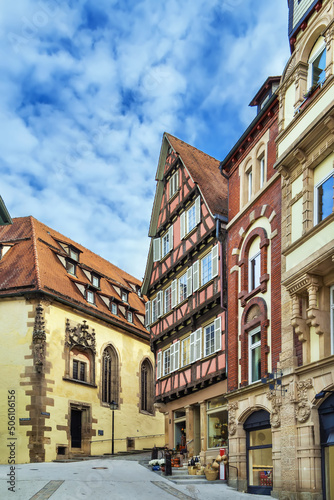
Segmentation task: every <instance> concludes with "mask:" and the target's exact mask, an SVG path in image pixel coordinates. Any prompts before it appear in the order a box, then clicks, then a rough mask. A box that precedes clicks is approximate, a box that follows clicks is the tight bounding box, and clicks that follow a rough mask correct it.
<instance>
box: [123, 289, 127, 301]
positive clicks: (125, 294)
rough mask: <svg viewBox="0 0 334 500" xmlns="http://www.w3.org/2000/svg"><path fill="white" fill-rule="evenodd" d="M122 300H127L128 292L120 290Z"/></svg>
mask: <svg viewBox="0 0 334 500" xmlns="http://www.w3.org/2000/svg"><path fill="white" fill-rule="evenodd" d="M122 300H123V302H128V292H124V291H122Z"/></svg>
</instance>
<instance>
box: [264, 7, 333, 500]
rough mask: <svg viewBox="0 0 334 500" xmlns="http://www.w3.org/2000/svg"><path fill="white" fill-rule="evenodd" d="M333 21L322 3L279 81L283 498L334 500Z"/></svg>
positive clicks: (278, 487)
mask: <svg viewBox="0 0 334 500" xmlns="http://www.w3.org/2000/svg"><path fill="white" fill-rule="evenodd" d="M309 3H311V2H309ZM333 21H334V2H333V1H324V2H322V5H320V8H319V9H318V10H315V11H314V12H313V13H312V15H311V17H309V19H308V20H307V23H306V25H305V29H304V30H300V31H299V32H298V34H297V36H296V41H295V50H294V52H293V54H292V56H291V58H290V61H289V62H288V64H287V66H286V69H285V72H284V74H283V77H282V81H281V85H280V88H279V98H280V116H279V135H278V138H277V151H278V159H277V162H276V168H277V169H278V171H279V172H280V173H281V175H282V352H281V355H280V364H279V366H280V368H281V369H282V371H283V377H282V383H283V387H284V390H285V391H286V392H284V394H283V397H282V398H281V399H280V401H279V404H280V408H279V410H280V425H279V427H278V428H277V429H276V431H275V433H273V435H275V434H276V436H277V443H281V445H280V447H279V446H277V448H276V450H275V445H274V441H273V459H274V460H276V459H277V458H278V459H279V462H280V465H279V467H278V468H277V471H279V473H276V476H275V477H274V490H273V494H274V495H275V496H277V497H279V498H296V499H299V498H303V499H304V498H314V499H319V500H320V499H322V498H326V499H327V500H329V499H330V498H334V485H333V477H334V459H333V455H334V442H333V436H332V435H331V431H330V430H329V428H328V425H329V424H328V422H329V421H330V420H328V419H332V421H333V422H334V413H333V412H332V413H330V404H332V399H333V398H334V395H333V394H332V392H333V391H334V342H333V338H334V319H333V314H334V309H333V300H334V288H333V286H334V213H333V176H334V154H333V137H334V136H333V132H334V98H333V97H334V74H333V57H334V56H333V44H334V29H333ZM316 57H318V59H316ZM320 57H322V58H323V61H324V69H323V76H322V77H321V79H320V77H319V81H318V82H315V83H314V80H312V72H313V71H314V65H315V63H316V62H317V61H319V59H320ZM320 69H321V68H320ZM320 69H319V71H320ZM316 395H318V396H317V397H316ZM325 416H326V418H325ZM326 419H327V420H326ZM326 426H327V427H326ZM279 448H280V451H279Z"/></svg>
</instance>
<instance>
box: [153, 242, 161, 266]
mask: <svg viewBox="0 0 334 500" xmlns="http://www.w3.org/2000/svg"><path fill="white" fill-rule="evenodd" d="M160 259H161V243H160V238H154V240H153V262H158V261H159V260H160Z"/></svg>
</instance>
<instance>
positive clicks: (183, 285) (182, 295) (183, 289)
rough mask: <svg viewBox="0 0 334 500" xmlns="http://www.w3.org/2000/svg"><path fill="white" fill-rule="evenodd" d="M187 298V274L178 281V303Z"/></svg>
mask: <svg viewBox="0 0 334 500" xmlns="http://www.w3.org/2000/svg"><path fill="white" fill-rule="evenodd" d="M186 298H187V274H184V275H183V276H181V278H180V279H179V302H182V301H183V300H185V299H186Z"/></svg>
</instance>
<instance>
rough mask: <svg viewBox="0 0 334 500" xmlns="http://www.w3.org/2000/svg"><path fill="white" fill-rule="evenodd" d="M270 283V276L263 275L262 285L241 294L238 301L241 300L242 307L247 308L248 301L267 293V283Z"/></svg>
mask: <svg viewBox="0 0 334 500" xmlns="http://www.w3.org/2000/svg"><path fill="white" fill-rule="evenodd" d="M268 281H269V274H263V275H262V276H261V278H260V282H261V284H260V285H259V286H257V287H256V288H254V290H251V291H250V292H246V291H245V290H243V291H242V292H240V293H239V295H238V299H240V300H241V306H242V307H245V305H246V303H247V301H248V300H249V299H251V298H252V297H254V296H255V295H257V294H258V293H265V292H266V291H267V282H268Z"/></svg>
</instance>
